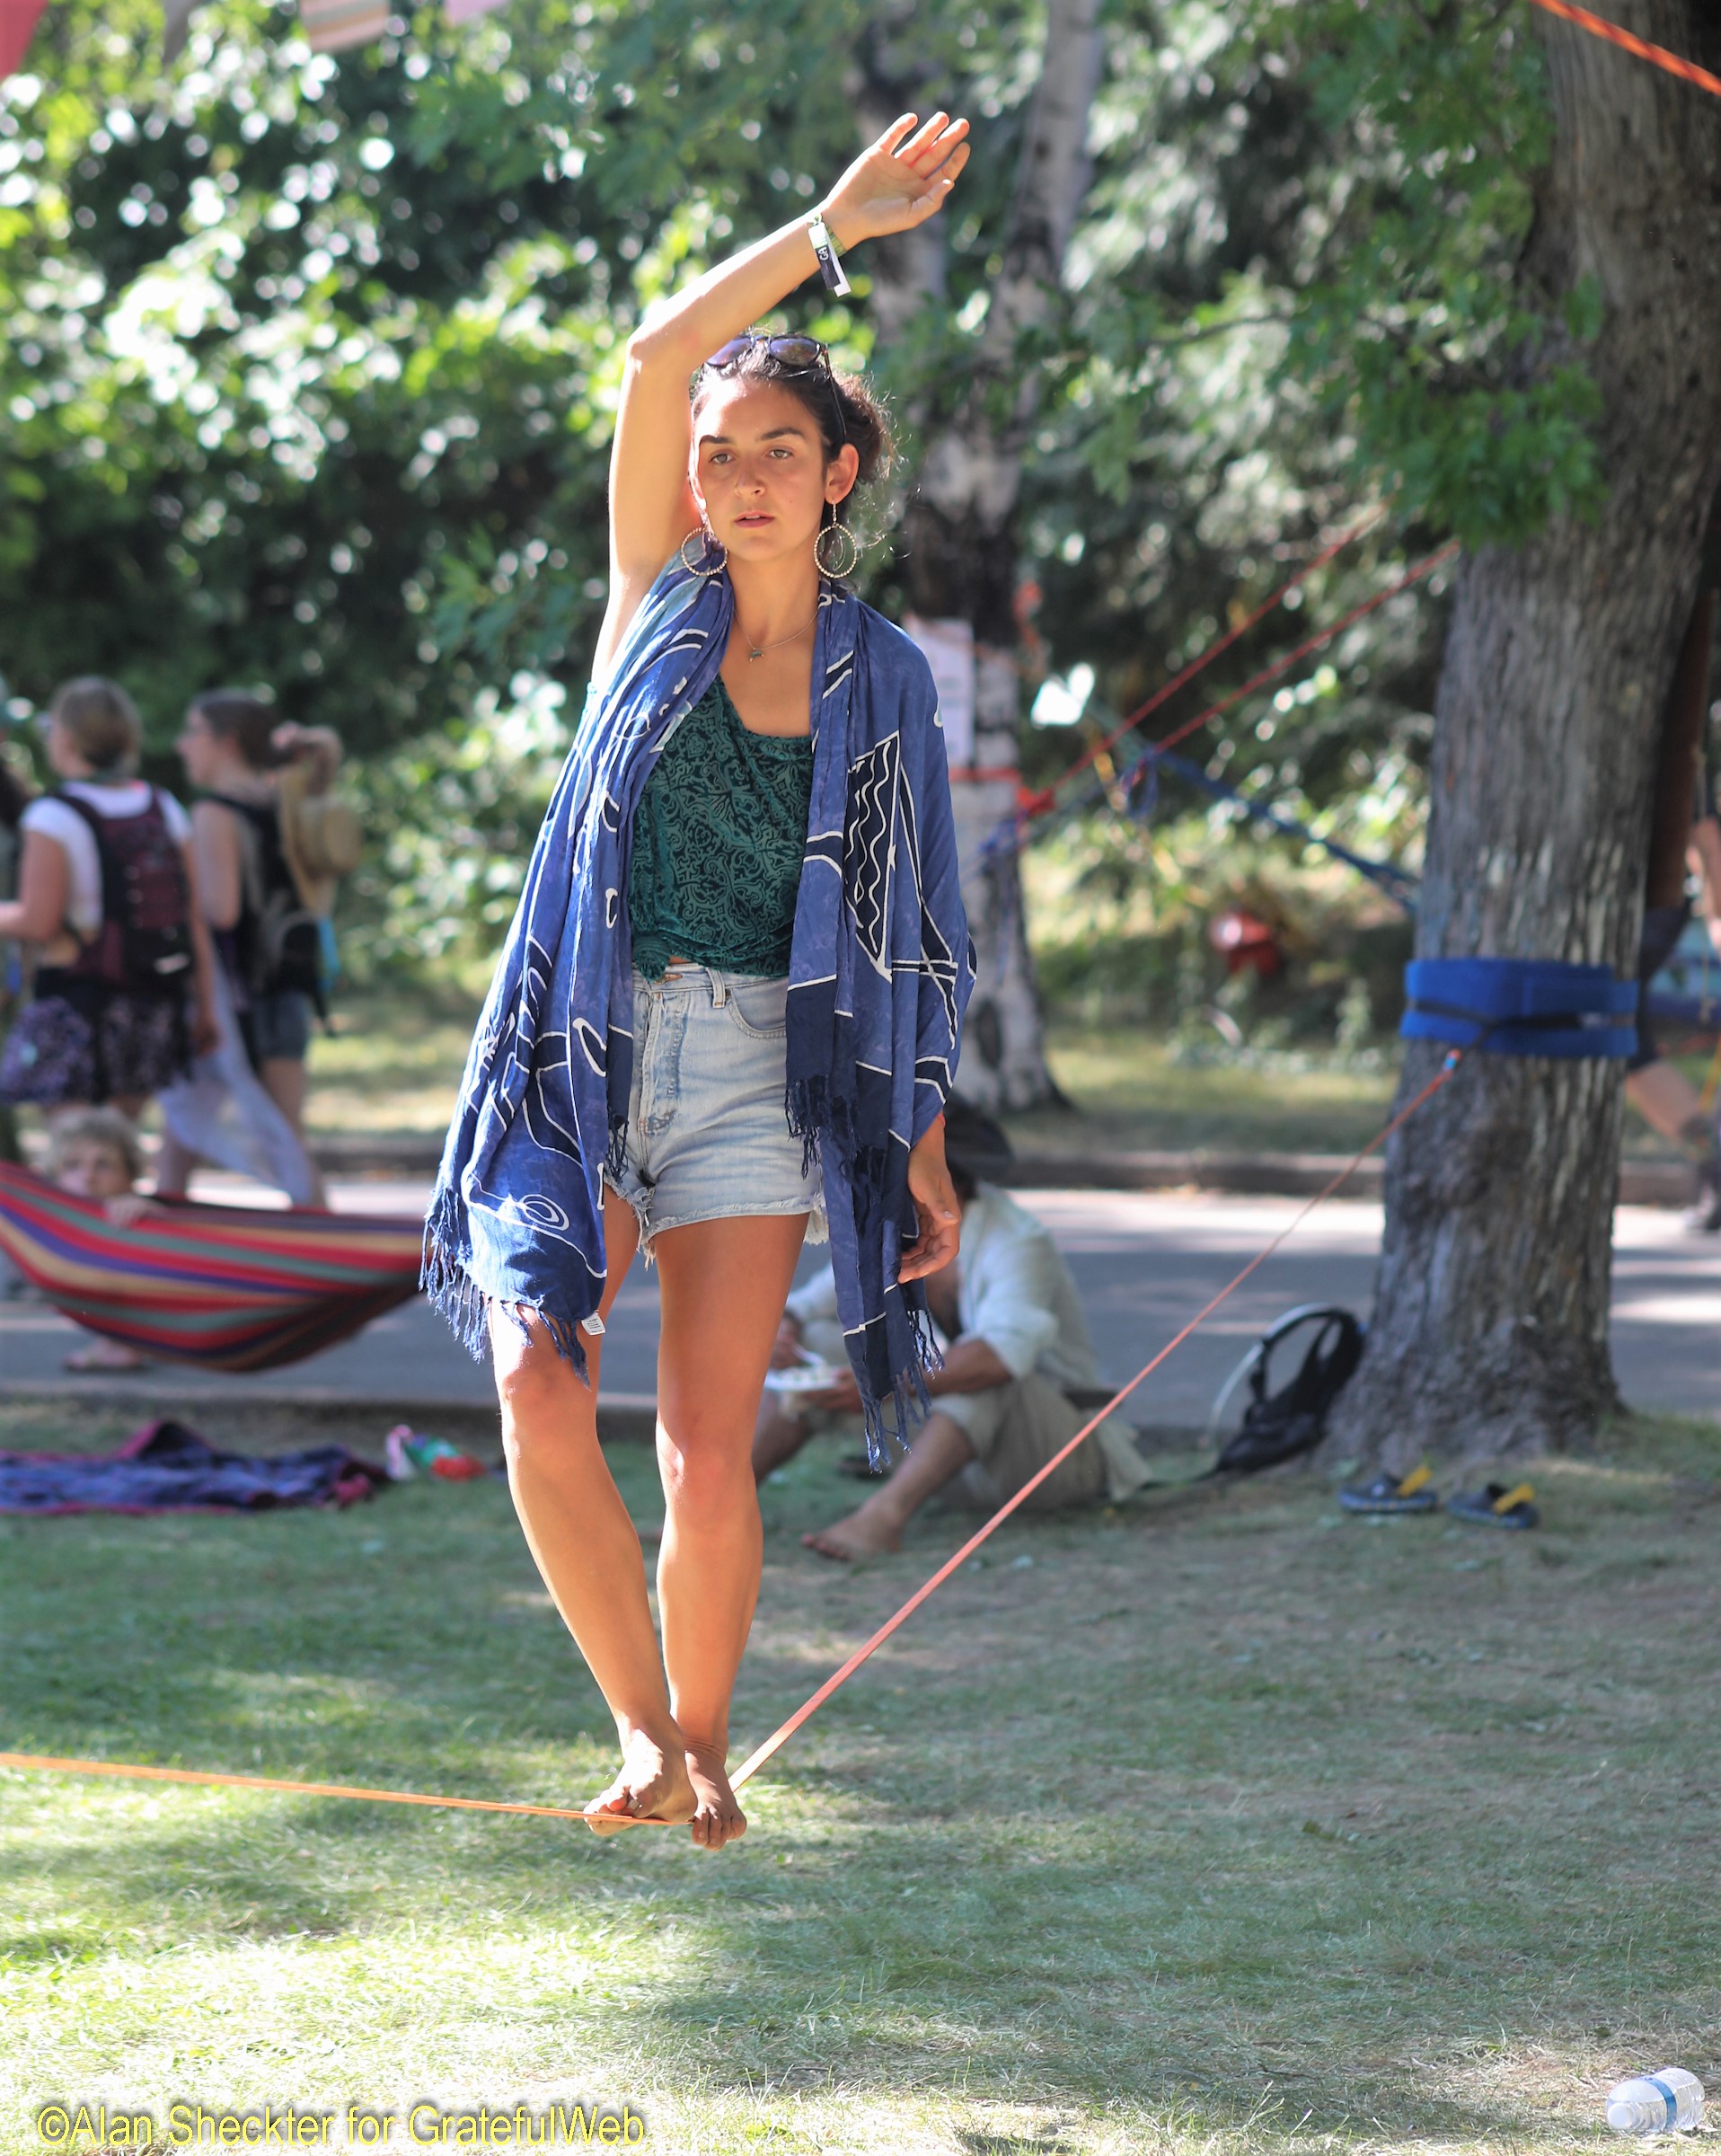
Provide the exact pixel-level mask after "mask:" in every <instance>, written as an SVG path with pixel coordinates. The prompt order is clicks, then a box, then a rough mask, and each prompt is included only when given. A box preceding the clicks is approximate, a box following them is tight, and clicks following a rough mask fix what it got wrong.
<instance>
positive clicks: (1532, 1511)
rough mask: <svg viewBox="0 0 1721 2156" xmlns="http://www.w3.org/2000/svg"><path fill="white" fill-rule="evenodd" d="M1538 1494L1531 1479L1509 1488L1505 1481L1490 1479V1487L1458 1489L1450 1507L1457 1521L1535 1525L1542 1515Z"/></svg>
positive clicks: (1483, 1524)
mask: <svg viewBox="0 0 1721 2156" xmlns="http://www.w3.org/2000/svg"><path fill="white" fill-rule="evenodd" d="M1535 1494H1536V1493H1535V1491H1534V1490H1533V1489H1531V1487H1530V1485H1529V1483H1528V1482H1514V1483H1513V1484H1512V1485H1511V1487H1510V1488H1509V1489H1508V1488H1507V1486H1506V1485H1505V1483H1504V1482H1490V1483H1489V1484H1488V1485H1487V1489H1461V1490H1457V1491H1454V1493H1453V1494H1452V1496H1451V1497H1450V1498H1447V1500H1446V1509H1447V1511H1448V1512H1450V1513H1451V1514H1452V1517H1453V1518H1454V1519H1455V1520H1470V1521H1473V1522H1474V1523H1475V1524H1476V1525H1477V1526H1478V1527H1514V1528H1524V1527H1533V1526H1534V1525H1535V1524H1536V1522H1537V1521H1538V1520H1539V1519H1540V1517H1541V1515H1540V1513H1539V1512H1538V1511H1537V1510H1536V1507H1535V1506H1534V1505H1533V1504H1532V1503H1531V1498H1533V1497H1534V1496H1535Z"/></svg>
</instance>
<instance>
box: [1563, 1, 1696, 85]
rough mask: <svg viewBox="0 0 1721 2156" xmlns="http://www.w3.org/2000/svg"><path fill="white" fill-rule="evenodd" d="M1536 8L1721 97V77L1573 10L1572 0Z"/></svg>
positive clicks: (1581, 9) (1599, 18)
mask: <svg viewBox="0 0 1721 2156" xmlns="http://www.w3.org/2000/svg"><path fill="white" fill-rule="evenodd" d="M1535 5H1536V6H1538V7H1540V8H1544V9H1546V11H1547V12H1548V13H1549V14H1550V15H1558V17H1559V19H1560V21H1561V22H1575V23H1576V25H1577V27H1578V28H1579V29H1580V30H1587V31H1589V33H1590V35H1591V36H1592V37H1593V38H1603V39H1605V40H1606V41H1607V42H1608V43H1609V44H1610V45H1617V46H1618V47H1619V48H1620V51H1621V52H1628V53H1631V54H1633V55H1635V57H1637V58H1638V59H1640V60H1647V61H1648V62H1649V65H1650V66H1652V67H1660V68H1664V70H1665V71H1666V73H1667V74H1669V75H1678V77H1679V79H1680V80H1681V82H1682V83H1695V84H1697V86H1698V88H1699V90H1707V91H1708V93H1709V95H1710V96H1711V97H1721V75H1711V74H1710V73H1709V71H1708V68H1707V67H1699V66H1698V65H1697V63H1696V62H1695V61H1694V60H1682V59H1681V58H1680V57H1679V55H1678V53H1676V52H1669V51H1668V49H1667V48H1666V47H1665V46H1664V45H1651V44H1649V43H1647V42H1646V40H1644V39H1642V38H1637V37H1633V35H1632V34H1631V32H1630V31H1628V30H1621V29H1620V25H1619V24H1618V23H1617V22H1607V21H1606V20H1605V19H1604V18H1603V17H1602V16H1601V15H1593V14H1592V13H1590V11H1589V9H1588V8H1587V7H1574V6H1573V5H1572V4H1571V0H1535Z"/></svg>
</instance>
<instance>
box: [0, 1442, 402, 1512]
mask: <svg viewBox="0 0 1721 2156" xmlns="http://www.w3.org/2000/svg"><path fill="white" fill-rule="evenodd" d="M387 1482H388V1476H387V1475H386V1474H385V1473H384V1471H383V1470H382V1469H381V1468H380V1467H373V1466H371V1464H370V1463H369V1462H368V1461H365V1460H361V1459H359V1458H358V1457H357V1454H354V1453H349V1451H348V1450H347V1448H346V1446H345V1445H311V1446H309V1447H307V1448H306V1450H305V1451H304V1452H302V1453H277V1454H274V1455H273V1457H272V1458H269V1459H258V1458H255V1457H253V1456H252V1455H251V1454H245V1453H218V1452H216V1449H215V1447H214V1445H210V1444H208V1443H207V1441H206V1440H205V1439H203V1438H201V1437H199V1436H198V1434H197V1432H196V1431H195V1430H192V1429H188V1428H187V1427H186V1426H185V1425H184V1423H182V1422H172V1421H165V1420H164V1421H160V1422H151V1423H146V1424H145V1426H144V1427H143V1428H142V1429H141V1430H139V1431H137V1434H136V1435H135V1436H130V1437H128V1438H127V1440H126V1442H125V1443H124V1444H123V1445H121V1446H120V1447H119V1451H118V1452H114V1453H100V1454H87V1453H86V1454H81V1455H77V1454H65V1453H0V1513H8V1512H13V1513H15V1512H31V1513H43V1514H47V1513H66V1512H269V1511H272V1510H273V1509H274V1508H275V1507H277V1506H280V1505H352V1504H355V1503H357V1500H358V1499H359V1498H367V1497H369V1496H370V1494H371V1492H372V1491H373V1490H374V1489H383V1488H385V1487H386V1485H387Z"/></svg>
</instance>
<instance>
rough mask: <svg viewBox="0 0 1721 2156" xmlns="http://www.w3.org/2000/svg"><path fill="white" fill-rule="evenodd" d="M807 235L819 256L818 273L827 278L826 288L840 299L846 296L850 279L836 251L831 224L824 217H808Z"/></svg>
mask: <svg viewBox="0 0 1721 2156" xmlns="http://www.w3.org/2000/svg"><path fill="white" fill-rule="evenodd" d="M807 236H808V239H809V240H811V242H812V243H813V252H814V253H815V254H816V256H817V257H818V273H819V275H820V276H821V277H822V278H824V279H825V287H826V289H827V290H829V291H832V292H834V293H835V294H836V296H837V297H838V298H839V299H841V298H843V297H844V296H845V295H846V294H847V292H848V289H849V280H848V278H846V277H844V276H843V263H842V261H841V259H840V258H839V256H838V254H837V252H836V242H835V241H834V239H833V238H832V237H831V228H830V226H829V225H827V224H826V223H825V220H824V218H823V217H820V216H811V217H808V220H807Z"/></svg>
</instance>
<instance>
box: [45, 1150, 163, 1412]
mask: <svg viewBox="0 0 1721 2156" xmlns="http://www.w3.org/2000/svg"><path fill="white" fill-rule="evenodd" d="M143 1171H144V1154H143V1148H142V1146H141V1145H140V1144H138V1142H137V1131H136V1130H135V1129H134V1128H133V1127H132V1125H131V1123H130V1121H129V1119H128V1118H127V1117H125V1116H122V1115H121V1114H120V1112H119V1109H117V1108H86V1109H79V1110H77V1111H76V1112H75V1114H72V1115H64V1116H60V1117H57V1118H56V1119H55V1121H54V1123H53V1125H52V1127H51V1128H50V1130H49V1140H48V1175H49V1181H50V1182H52V1183H53V1184H54V1185H55V1187H56V1188H57V1189H61V1190H66V1191H69V1192H70V1193H71V1194H72V1196H73V1197H90V1198H95V1199H98V1200H99V1201H100V1203H101V1207H102V1210H103V1211H104V1212H105V1213H106V1214H107V1215H108V1218H109V1219H110V1220H113V1221H118V1222H119V1224H120V1225H121V1226H122V1227H129V1226H130V1225H131V1224H132V1223H133V1222H135V1221H137V1220H141V1219H142V1218H143V1217H144V1215H146V1214H148V1213H154V1212H155V1211H157V1210H159V1208H158V1207H157V1206H155V1204H154V1200H153V1199H150V1198H147V1197H143V1196H142V1195H141V1194H140V1193H139V1191H138V1190H137V1180H138V1178H139V1177H140V1176H141V1175H142V1174H143ZM145 1365H146V1357H145V1356H141V1355H139V1354H138V1352H137V1349H136V1348H135V1347H125V1346H123V1345H122V1344H121V1343H120V1342H119V1341H118V1340H107V1339H97V1340H96V1341H95V1343H94V1345H93V1347H80V1348H77V1349H75V1351H74V1352H73V1353H72V1354H70V1355H68V1356H66V1368H67V1369H68V1370H141V1369H143V1368H144V1367H145Z"/></svg>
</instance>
